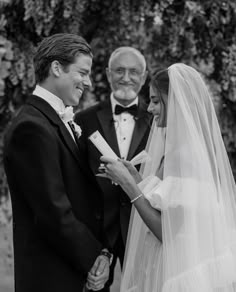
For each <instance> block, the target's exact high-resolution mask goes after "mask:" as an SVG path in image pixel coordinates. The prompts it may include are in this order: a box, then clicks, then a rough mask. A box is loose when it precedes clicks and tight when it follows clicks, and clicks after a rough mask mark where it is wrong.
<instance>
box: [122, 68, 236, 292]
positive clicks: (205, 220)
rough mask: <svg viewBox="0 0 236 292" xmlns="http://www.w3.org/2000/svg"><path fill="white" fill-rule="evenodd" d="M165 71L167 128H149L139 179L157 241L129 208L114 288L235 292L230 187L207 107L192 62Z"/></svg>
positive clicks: (235, 220) (235, 227) (235, 214)
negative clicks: (156, 216)
mask: <svg viewBox="0 0 236 292" xmlns="http://www.w3.org/2000/svg"><path fill="white" fill-rule="evenodd" d="M168 74H169V79H170V86H169V95H168V113H167V127H166V129H160V128H157V127H156V125H155V123H154V124H153V126H152V131H151V134H150V138H149V142H148V146H147V152H148V154H149V156H150V157H151V159H150V160H149V162H146V163H145V164H144V165H143V166H142V167H141V173H142V176H143V178H144V179H143V181H142V182H141V183H140V184H139V187H140V190H141V191H142V192H143V194H144V196H145V197H146V199H147V200H148V201H149V202H150V204H151V205H152V207H153V208H155V209H157V210H160V211H161V218H162V234H163V242H162V243H161V242H160V241H159V240H158V239H157V238H156V237H155V236H154V235H153V234H152V232H151V231H150V230H149V229H148V228H147V227H146V225H145V223H144V222H143V220H142V219H141V218H140V216H139V214H138V212H137V211H136V209H135V208H133V209H132V216H131V221H130V228H129V235H128V243H127V247H126V255H125V263H124V269H123V275H122V281H121V292H235V291H236V202H235V196H236V188H235V182H234V179H233V176H232V172H231V168H230V164H229V161H228V157H227V154H226V151H225V147H224V144H223V141H222V138H221V133H220V129H219V125H218V121H217V118H216V115H215V111H214V107H213V104H212V102H211V99H210V96H209V93H208V91H207V88H206V86H205V84H204V82H203V81H202V79H201V77H200V75H199V74H198V73H197V72H196V71H195V70H194V69H193V68H191V67H188V66H186V65H184V64H175V65H172V66H171V67H169V69H168ZM161 137H164V138H163V139H161ZM161 141H162V142H163V143H161ZM163 157H164V159H163ZM161 161H162V163H161ZM161 164H162V167H161V169H162V171H161V172H162V175H159V174H160V165H161ZM158 176H159V177H160V179H159V178H158Z"/></svg>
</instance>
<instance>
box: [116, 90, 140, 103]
mask: <svg viewBox="0 0 236 292" xmlns="http://www.w3.org/2000/svg"><path fill="white" fill-rule="evenodd" d="M114 95H115V97H117V98H118V99H126V100H133V99H135V97H136V96H137V94H136V93H135V91H134V90H133V89H130V88H122V89H118V90H116V91H115V92H114Z"/></svg>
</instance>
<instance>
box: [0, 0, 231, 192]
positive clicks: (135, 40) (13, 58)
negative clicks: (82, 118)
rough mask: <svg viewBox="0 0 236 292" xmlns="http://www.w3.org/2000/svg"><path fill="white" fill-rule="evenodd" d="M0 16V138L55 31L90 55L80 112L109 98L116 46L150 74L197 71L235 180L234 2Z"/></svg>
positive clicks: (101, 5) (52, 5) (29, 9)
mask: <svg viewBox="0 0 236 292" xmlns="http://www.w3.org/2000/svg"><path fill="white" fill-rule="evenodd" d="M0 15H1V16H0V65H1V66H0V127H1V129H0V130H1V132H2V131H3V129H4V128H5V127H6V124H7V123H8V121H9V120H10V118H11V116H12V114H13V113H14V111H15V110H16V109H17V108H18V107H19V106H20V105H21V104H22V103H24V101H25V99H26V97H27V96H28V95H29V93H30V92H31V91H32V89H33V87H34V83H35V79H34V74H33V64H32V56H33V52H34V50H35V48H36V46H37V44H38V42H39V41H40V40H42V38H43V37H45V36H48V35H51V34H53V33H57V32H70V33H76V34H81V35H83V36H84V37H85V39H86V40H87V41H88V42H89V43H90V44H91V46H92V48H93V52H94V65H93V74H92V78H93V83H94V87H93V90H92V91H91V92H90V93H87V94H86V95H85V96H86V100H85V98H84V101H83V102H82V105H81V106H82V107H83V106H88V105H90V104H91V103H93V102H95V101H96V100H104V99H106V98H107V97H108V93H109V86H108V84H107V81H106V76H105V67H106V65H107V61H108V57H109V55H110V53H111V52H112V51H113V50H114V49H115V48H116V47H118V46H122V45H129V46H134V47H136V48H138V49H140V50H141V51H142V52H143V53H144V55H145V57H146V59H147V62H148V68H149V70H152V69H153V68H155V67H160V68H162V67H165V66H168V65H170V64H172V63H174V62H185V63H187V64H189V65H192V66H194V67H195V68H196V69H197V70H199V71H200V72H201V73H202V75H203V76H204V78H205V80H206V81H207V83H208V85H209V88H210V90H211V92H212V95H213V98H214V102H215V105H216V109H217V113H218V117H219V121H220V124H221V129H222V134H223V138H224V141H225V145H226V148H227V151H228V154H229V157H230V161H231V164H232V167H233V170H234V174H235V175H236V122H235V120H236V2H235V0H225V1H222V0H195V1H188V0H159V1H155V0H144V1H141V0H136V1H132V0H119V1H116V0H12V1H11V0H8V1H6V0H5V1H0ZM144 93H145V88H144ZM1 141H2V139H1ZM0 147H1V145H0ZM1 153H2V151H1ZM0 155H1V154H0ZM0 159H1V156H0ZM0 163H1V160H0ZM2 174H3V171H2V167H1V173H0V177H3V176H2ZM3 181H4V180H2V181H0V184H1V185H2V186H4V187H2V188H1V189H2V192H5V191H6V187H5V185H4V182H3ZM0 196H1V194H0Z"/></svg>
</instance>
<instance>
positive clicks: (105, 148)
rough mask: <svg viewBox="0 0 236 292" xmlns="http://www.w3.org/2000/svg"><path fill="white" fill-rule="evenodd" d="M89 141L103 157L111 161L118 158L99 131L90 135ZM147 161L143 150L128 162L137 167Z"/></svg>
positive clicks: (146, 155)
mask: <svg viewBox="0 0 236 292" xmlns="http://www.w3.org/2000/svg"><path fill="white" fill-rule="evenodd" d="M89 139H90V141H91V142H92V143H93V144H94V145H95V146H96V147H97V149H98V150H99V151H100V152H101V154H102V155H103V156H106V157H108V158H112V159H118V156H117V155H116V154H115V152H114V151H113V150H112V149H111V147H110V146H109V145H108V143H107V141H106V140H105V139H104V138H103V137H102V135H101V134H100V132H99V131H96V132H94V133H93V134H92V135H90V136H89ZM148 159H150V157H149V155H148V153H147V152H146V151H145V150H143V151H141V152H140V153H139V154H137V155H136V156H135V157H133V158H132V159H131V161H130V162H131V163H132V164H133V165H138V164H140V163H143V162H145V161H147V160H148Z"/></svg>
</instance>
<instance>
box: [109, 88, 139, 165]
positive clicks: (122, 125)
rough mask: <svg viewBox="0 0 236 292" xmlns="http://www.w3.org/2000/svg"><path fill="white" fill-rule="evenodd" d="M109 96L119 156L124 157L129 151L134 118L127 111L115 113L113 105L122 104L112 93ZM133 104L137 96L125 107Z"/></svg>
mask: <svg viewBox="0 0 236 292" xmlns="http://www.w3.org/2000/svg"><path fill="white" fill-rule="evenodd" d="M110 98H111V107H112V115H113V120H114V126H115V130H116V137H117V141H118V146H119V150H120V156H121V158H123V159H126V158H127V155H128V152H129V147H130V143H131V140H132V136H133V131H134V126H135V119H134V116H132V115H131V114H130V113H128V112H123V113H121V114H119V115H115V106H116V105H120V106H122V107H124V106H123V105H122V104H121V103H119V102H118V101H117V100H116V99H115V98H114V96H113V93H112V94H111V97H110ZM134 104H136V105H138V97H136V99H135V100H134V101H133V102H132V103H131V104H129V105H128V106H127V107H130V106H132V105H134Z"/></svg>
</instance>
